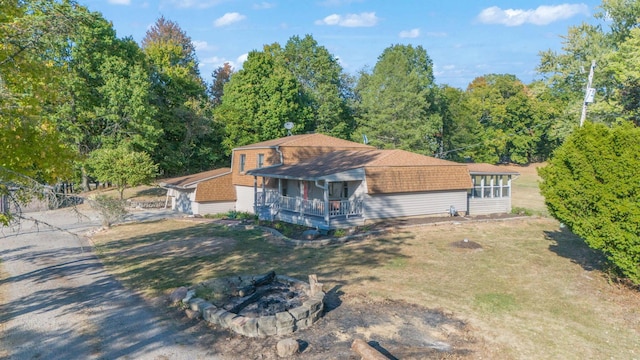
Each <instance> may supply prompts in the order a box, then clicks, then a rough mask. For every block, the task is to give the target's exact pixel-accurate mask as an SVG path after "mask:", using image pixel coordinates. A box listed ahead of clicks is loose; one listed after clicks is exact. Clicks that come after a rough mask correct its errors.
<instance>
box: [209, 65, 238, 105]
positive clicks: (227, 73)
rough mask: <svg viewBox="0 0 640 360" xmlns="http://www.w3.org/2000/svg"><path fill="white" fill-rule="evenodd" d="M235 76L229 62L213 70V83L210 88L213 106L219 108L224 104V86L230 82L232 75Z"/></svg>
mask: <svg viewBox="0 0 640 360" xmlns="http://www.w3.org/2000/svg"><path fill="white" fill-rule="evenodd" d="M232 74H233V68H232V67H231V64H229V63H228V62H226V63H224V64H222V66H220V67H218V68H217V69H215V70H213V73H212V74H211V77H212V78H213V82H212V83H211V87H210V88H209V96H210V97H211V102H212V103H213V106H218V105H220V103H221V102H222V96H223V95H224V85H225V84H226V83H228V82H229V80H230V79H231V75H232Z"/></svg>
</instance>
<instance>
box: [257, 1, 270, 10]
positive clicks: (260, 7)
mask: <svg viewBox="0 0 640 360" xmlns="http://www.w3.org/2000/svg"><path fill="white" fill-rule="evenodd" d="M275 6H276V4H274V3H270V2H266V1H263V2H261V3H256V4H253V6H252V7H253V9H254V10H266V9H271V8H274V7H275Z"/></svg>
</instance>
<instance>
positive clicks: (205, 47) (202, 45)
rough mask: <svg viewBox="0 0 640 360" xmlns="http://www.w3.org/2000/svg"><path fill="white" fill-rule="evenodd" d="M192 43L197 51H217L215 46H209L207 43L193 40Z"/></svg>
mask: <svg viewBox="0 0 640 360" xmlns="http://www.w3.org/2000/svg"><path fill="white" fill-rule="evenodd" d="M192 43H193V46H194V47H195V48H196V51H207V50H216V48H215V46H212V45H209V43H207V42H206V41H200V40H193V41H192Z"/></svg>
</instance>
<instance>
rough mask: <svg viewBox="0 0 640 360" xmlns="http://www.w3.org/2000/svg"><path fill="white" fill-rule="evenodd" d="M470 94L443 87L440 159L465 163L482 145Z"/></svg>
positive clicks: (440, 107) (441, 96)
mask: <svg viewBox="0 0 640 360" xmlns="http://www.w3.org/2000/svg"><path fill="white" fill-rule="evenodd" d="M467 97H468V94H467V93H466V92H464V91H462V90H460V89H457V88H453V87H450V86H443V87H442V88H441V90H440V96H439V98H438V99H439V106H438V108H439V109H440V112H441V116H442V134H441V136H442V141H441V144H442V149H441V150H440V152H439V153H438V154H437V156H438V157H442V158H445V159H449V160H453V161H459V162H462V161H465V160H467V159H469V158H471V157H472V155H473V154H474V152H473V151H474V149H475V148H476V147H477V146H480V145H482V140H481V130H482V128H481V126H480V124H479V123H478V122H477V121H475V120H474V119H473V117H472V116H471V113H472V111H471V109H470V106H469V100H468V98H467Z"/></svg>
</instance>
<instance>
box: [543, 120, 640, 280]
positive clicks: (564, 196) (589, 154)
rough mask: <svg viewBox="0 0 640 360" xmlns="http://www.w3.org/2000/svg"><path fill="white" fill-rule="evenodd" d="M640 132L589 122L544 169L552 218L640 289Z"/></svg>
mask: <svg viewBox="0 0 640 360" xmlns="http://www.w3.org/2000/svg"><path fill="white" fill-rule="evenodd" d="M638 154H640V128H637V127H634V126H633V125H632V124H631V123H628V122H626V123H622V124H620V125H615V126H614V127H613V128H608V127H607V126H605V125H602V124H591V123H585V124H584V126H583V127H581V128H577V129H576V130H575V131H574V132H573V134H572V135H571V136H569V137H568V138H567V139H566V141H565V142H564V144H563V145H562V146H561V147H559V148H558V149H557V150H556V152H555V153H554V156H553V158H552V159H551V160H550V161H549V163H548V165H547V166H546V167H544V168H542V169H540V170H539V173H540V176H541V177H542V180H543V181H542V183H541V184H540V189H541V192H542V195H543V196H544V197H545V202H546V204H547V207H548V209H549V212H550V214H551V215H552V216H553V217H555V218H556V219H558V220H559V221H561V222H562V223H564V224H566V226H567V227H568V228H569V229H570V230H571V231H572V232H573V233H575V234H576V235H578V236H580V237H581V238H583V239H584V240H585V242H586V243H587V244H588V245H589V246H590V247H591V248H593V249H597V250H600V251H602V252H603V253H604V254H605V255H606V256H607V258H608V259H609V260H610V261H611V263H613V264H614V265H615V266H616V267H617V268H618V269H619V270H620V271H621V273H622V274H623V275H624V276H626V277H628V278H629V279H631V281H633V282H634V283H635V284H640V172H638V169H640V157H639V156H638Z"/></svg>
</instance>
